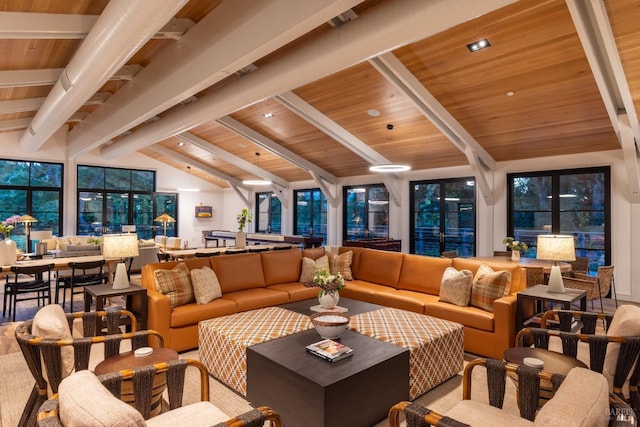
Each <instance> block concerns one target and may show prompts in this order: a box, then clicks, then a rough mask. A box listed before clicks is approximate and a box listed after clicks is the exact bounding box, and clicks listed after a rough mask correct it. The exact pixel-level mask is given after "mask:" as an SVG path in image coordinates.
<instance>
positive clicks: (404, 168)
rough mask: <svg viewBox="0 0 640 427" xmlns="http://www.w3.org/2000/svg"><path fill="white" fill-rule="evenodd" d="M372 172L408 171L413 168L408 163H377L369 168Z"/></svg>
mask: <svg viewBox="0 0 640 427" xmlns="http://www.w3.org/2000/svg"><path fill="white" fill-rule="evenodd" d="M369 170H370V171H371V172H406V171H408V170H411V166H408V165H375V166H371V167H370V168H369Z"/></svg>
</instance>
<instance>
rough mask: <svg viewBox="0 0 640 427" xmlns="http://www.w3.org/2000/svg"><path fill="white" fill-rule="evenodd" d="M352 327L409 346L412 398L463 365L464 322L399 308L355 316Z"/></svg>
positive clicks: (442, 380)
mask: <svg viewBox="0 0 640 427" xmlns="http://www.w3.org/2000/svg"><path fill="white" fill-rule="evenodd" d="M349 329H351V330H353V331H356V332H359V333H361V334H363V335H367V336H369V337H372V338H376V339H379V340H381V341H386V342H390V343H393V344H396V345H399V346H401V347H406V348H408V349H409V398H410V399H411V400H413V399H415V398H416V397H418V396H420V395H422V394H423V393H425V392H427V391H428V390H431V389H432V388H433V387H435V386H437V385H438V384H440V383H442V382H444V381H445V380H447V379H449V378H451V377H452V376H454V375H456V374H457V373H458V372H460V370H462V365H463V341H464V335H463V326H462V325H461V324H459V323H455V322H450V321H448V320H442V319H437V318H435V317H430V316H426V315H424V314H418V313H414V312H411V311H405V310H399V309H396V308H382V309H380V310H375V311H370V312H367V313H363V314H358V315H356V316H351V323H350V325H349Z"/></svg>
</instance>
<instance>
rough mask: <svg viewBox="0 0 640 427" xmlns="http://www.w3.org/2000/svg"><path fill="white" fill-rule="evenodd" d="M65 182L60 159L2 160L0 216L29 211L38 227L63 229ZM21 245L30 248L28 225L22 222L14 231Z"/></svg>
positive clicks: (30, 249)
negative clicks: (48, 161) (32, 160)
mask: <svg viewBox="0 0 640 427" xmlns="http://www.w3.org/2000/svg"><path fill="white" fill-rule="evenodd" d="M62 182H63V167H62V164H60V163H46V162H25V161H17V160H0V220H5V219H6V218H8V217H10V216H13V215H20V216H22V215H25V214H29V215H31V216H32V217H34V218H35V219H37V220H38V222H35V223H33V224H32V226H31V231H34V230H51V231H52V233H53V234H54V235H60V233H62V224H61V223H60V219H61V218H62V203H61V201H62V197H63V193H62ZM11 239H12V240H14V241H15V242H16V245H17V246H18V248H20V249H22V250H24V251H26V252H32V251H33V242H32V244H31V246H32V247H31V248H27V239H26V234H25V228H24V225H22V224H20V225H18V226H17V227H15V228H14V230H13V231H12V233H11Z"/></svg>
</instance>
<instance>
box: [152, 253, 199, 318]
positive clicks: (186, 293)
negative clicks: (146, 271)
mask: <svg viewBox="0 0 640 427" xmlns="http://www.w3.org/2000/svg"><path fill="white" fill-rule="evenodd" d="M154 273H155V280H156V289H157V290H158V292H160V293H162V294H164V295H166V296H167V297H169V301H170V304H171V308H174V307H178V306H180V305H184V304H188V303H190V302H193V301H194V297H193V288H192V286H191V279H190V277H191V276H190V274H189V269H188V268H187V266H186V265H185V264H184V263H179V264H178V265H176V266H175V267H173V270H155V271H154Z"/></svg>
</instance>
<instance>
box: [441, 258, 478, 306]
mask: <svg viewBox="0 0 640 427" xmlns="http://www.w3.org/2000/svg"><path fill="white" fill-rule="evenodd" d="M472 287H473V273H472V272H471V270H461V271H458V270H456V269H455V268H453V267H447V269H446V270H444V273H442V281H441V282H440V301H443V302H449V303H451V304H455V305H459V306H460V307H466V306H468V305H469V300H470V299H471V288H472Z"/></svg>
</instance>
